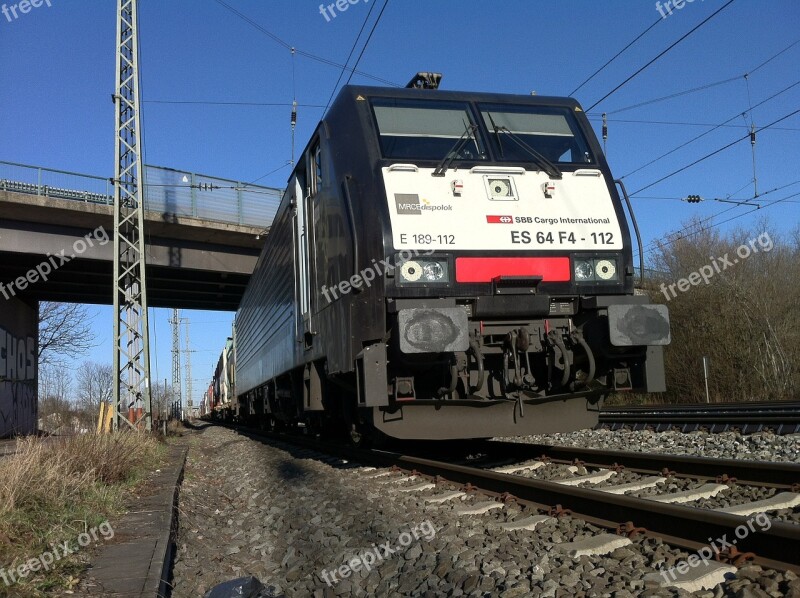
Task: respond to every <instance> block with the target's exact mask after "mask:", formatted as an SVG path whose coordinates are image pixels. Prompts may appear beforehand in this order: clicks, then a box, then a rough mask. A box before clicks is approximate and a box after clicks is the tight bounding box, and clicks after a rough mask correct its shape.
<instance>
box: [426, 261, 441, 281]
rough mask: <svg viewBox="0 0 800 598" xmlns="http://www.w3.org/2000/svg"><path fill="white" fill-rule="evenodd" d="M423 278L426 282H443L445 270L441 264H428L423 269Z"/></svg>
mask: <svg viewBox="0 0 800 598" xmlns="http://www.w3.org/2000/svg"><path fill="white" fill-rule="evenodd" d="M422 276H423V278H424V279H425V280H430V281H437V280H441V279H442V278H444V268H443V267H442V264H440V263H439V262H428V263H427V264H425V265H424V266H423V267H422Z"/></svg>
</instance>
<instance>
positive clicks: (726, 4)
mask: <svg viewBox="0 0 800 598" xmlns="http://www.w3.org/2000/svg"><path fill="white" fill-rule="evenodd" d="M217 1H219V0H217ZM733 2H734V0H728V1H727V2H726V3H725V4H723V5H722V6H721V7H720V8H718V9H717V10H716V11H714V12H713V13H712V14H711V15H709V16H708V17H706V18H705V19H703V20H702V21H701V22H700V23H699V24H698V25H695V26H694V27H693V28H692V29H690V30H689V31H688V32H687V33H685V34H683V35H682V36H681V37H680V38H678V39H677V40H676V41H674V42H672V43H671V44H670V45H669V46H668V47H667V48H666V49H665V50H662V51H661V52H659V53H658V54H657V55H656V56H655V57H654V58H652V59H651V60H650V61H649V62H647V64H645V65H644V66H642V67H640V68H639V69H638V70H636V72H634V73H633V74H632V75H631V76H629V77H628V78H627V79H625V80H624V81H623V82H622V83H620V84H619V85H617V86H616V87H615V88H614V89H612V90H611V91H609V92H608V93H607V94H606V95H604V96H603V97H602V98H600V99H599V100H597V101H596V102H595V103H594V104H592V105H591V106H589V108H588V109H589V110H592V109H593V108H594V107H595V106H597V105H598V104H600V103H601V102H603V101H604V100H606V99H608V98H609V97H610V96H612V95H613V94H615V93H616V92H617V91H619V90H620V89H622V87H624V86H625V85H627V84H628V82H630V81H631V80H632V79H634V78H635V77H636V76H638V75H639V74H640V73H641V72H642V71H644V70H645V69H647V68H648V67H649V66H650V65H652V64H653V63H654V62H656V61H657V60H658V59H659V58H661V57H662V56H664V55H665V54H667V53H668V52H669V51H670V50H672V49H673V48H674V47H675V46H677V45H678V44H680V43H681V42H682V41H683V40H685V39H686V38H688V37H689V36H690V35H692V34H693V33H694V32H695V31H697V30H698V29H700V28H701V27H702V26H703V25H705V24H706V23H708V22H709V21H710V20H711V19H713V18H714V17H716V16H717V15H718V14H719V13H721V12H722V11H723V10H725V9H726V8H727V7H728V6H730V5H731V4H733Z"/></svg>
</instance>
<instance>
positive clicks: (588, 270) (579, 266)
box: [575, 260, 594, 282]
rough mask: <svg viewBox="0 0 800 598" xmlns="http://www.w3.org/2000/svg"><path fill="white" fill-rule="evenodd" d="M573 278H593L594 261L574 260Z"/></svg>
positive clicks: (578, 280)
mask: <svg viewBox="0 0 800 598" xmlns="http://www.w3.org/2000/svg"><path fill="white" fill-rule="evenodd" d="M575 280H576V281H577V282H583V281H587V280H594V263H593V262H592V260H575Z"/></svg>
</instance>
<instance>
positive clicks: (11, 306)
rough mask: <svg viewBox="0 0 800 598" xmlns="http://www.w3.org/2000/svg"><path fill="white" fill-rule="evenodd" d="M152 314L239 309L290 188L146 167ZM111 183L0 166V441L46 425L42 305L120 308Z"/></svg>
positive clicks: (5, 164)
mask: <svg viewBox="0 0 800 598" xmlns="http://www.w3.org/2000/svg"><path fill="white" fill-rule="evenodd" d="M144 179H145V184H144V193H145V196H144V202H145V236H146V239H145V251H146V256H145V262H146V265H147V287H148V300H149V304H150V306H152V307H177V308H184V309H213V310H235V309H236V308H237V306H238V305H239V301H240V299H241V296H242V293H243V292H244V288H245V286H246V285H247V281H248V280H249V278H250V274H251V273H252V271H253V268H254V267H255V263H256V260H257V259H258V254H259V252H260V250H261V246H262V244H263V243H264V237H265V235H266V233H267V232H268V229H269V226H270V224H271V222H272V219H273V217H274V215H275V212H276V210H277V207H278V204H279V203H280V197H281V193H282V192H281V191H280V190H278V189H271V188H267V187H260V186H256V185H249V184H246V183H241V182H238V181H231V180H228V179H220V178H216V177H209V176H204V175H198V174H194V173H191V172H184V171H178V170H172V169H169V168H158V167H153V166H147V167H145V176H144ZM113 192H114V189H113V185H112V183H111V182H110V181H109V180H108V179H105V178H103V177H98V176H90V175H84V174H78V173H74V172H67V171H62V170H53V169H47V168H39V167H35V166H29V165H25V164H16V163H12V162H0V438H2V437H5V436H8V435H14V434H30V433H32V432H34V431H35V430H36V427H37V412H38V410H37V394H38V388H37V379H38V363H37V361H38V357H37V354H38V351H37V344H38V343H37V337H38V328H39V313H38V304H39V301H65V302H75V303H106V304H111V303H113V290H112V289H113V285H112V279H113V254H114V240H113V234H114V224H113V223H114V220H113V214H114V212H113V210H114V206H113V201H114V199H113Z"/></svg>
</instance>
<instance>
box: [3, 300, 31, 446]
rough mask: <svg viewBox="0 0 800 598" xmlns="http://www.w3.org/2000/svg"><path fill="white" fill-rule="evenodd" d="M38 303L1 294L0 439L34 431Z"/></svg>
mask: <svg viewBox="0 0 800 598" xmlns="http://www.w3.org/2000/svg"><path fill="white" fill-rule="evenodd" d="M38 330H39V305H38V303H36V302H33V303H25V302H23V301H21V300H20V299H17V298H11V299H5V298H4V297H0V438H3V437H6V436H11V435H14V434H32V433H33V432H35V431H36V424H37V416H38V405H37V391H38V389H37V384H38V378H39V376H38V365H39V364H38V356H37V350H36V343H37V339H38Z"/></svg>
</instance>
